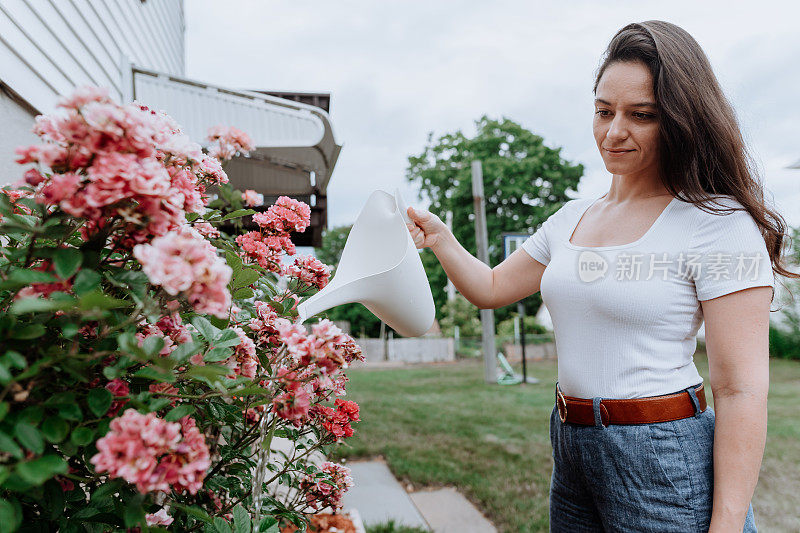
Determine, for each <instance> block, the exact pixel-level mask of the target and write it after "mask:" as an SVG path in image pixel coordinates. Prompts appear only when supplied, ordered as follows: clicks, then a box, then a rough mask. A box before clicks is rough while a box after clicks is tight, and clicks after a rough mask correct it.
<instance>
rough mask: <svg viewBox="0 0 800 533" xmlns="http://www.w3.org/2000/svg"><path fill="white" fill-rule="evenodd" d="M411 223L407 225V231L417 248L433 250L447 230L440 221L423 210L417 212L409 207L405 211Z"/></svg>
mask: <svg viewBox="0 0 800 533" xmlns="http://www.w3.org/2000/svg"><path fill="white" fill-rule="evenodd" d="M406 213H408V216H409V218H411V220H412V222H413V223H407V224H406V226H407V227H408V231H409V232H411V237H412V239H414V245H415V246H416V247H417V248H433V247H434V246H436V245H437V244H438V243H440V242H441V241H442V239H443V238H444V236H445V235H446V234H447V232H448V231H450V230H449V228H448V227H447V225H446V224H445V223H444V222H442V220H441V219H440V218H439V217H438V216H436V215H434V214H433V213H431V212H430V211H427V210H425V209H421V210H419V211H416V210H414V208H413V207H409V208H408V210H407V211H406Z"/></svg>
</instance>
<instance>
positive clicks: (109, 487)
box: [90, 479, 125, 502]
mask: <svg viewBox="0 0 800 533" xmlns="http://www.w3.org/2000/svg"><path fill="white" fill-rule="evenodd" d="M123 485H125V482H124V481H122V480H121V479H109V480H107V481H105V482H104V483H102V484H100V486H98V487H97V489H95V491H94V492H93V493H92V496H91V498H90V500H91V501H92V502H101V501H103V500H106V499H108V498H110V497H111V496H113V495H114V494H116V493H117V492H118V491H119V490H120V489H121V488H122V487H123Z"/></svg>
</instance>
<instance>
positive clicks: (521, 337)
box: [517, 300, 528, 383]
mask: <svg viewBox="0 0 800 533" xmlns="http://www.w3.org/2000/svg"><path fill="white" fill-rule="evenodd" d="M517 310H518V311H519V321H520V325H519V342H520V345H521V346H522V382H523V383H527V382H528V368H527V366H526V364H525V304H524V303H522V300H520V301H519V302H518V303H517Z"/></svg>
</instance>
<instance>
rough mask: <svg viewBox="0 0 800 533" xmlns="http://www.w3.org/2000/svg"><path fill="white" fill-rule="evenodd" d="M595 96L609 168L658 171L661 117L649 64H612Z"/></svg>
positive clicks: (598, 134)
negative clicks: (659, 124) (648, 67)
mask: <svg viewBox="0 0 800 533" xmlns="http://www.w3.org/2000/svg"><path fill="white" fill-rule="evenodd" d="M595 96H596V98H595V102H594V111H595V112H594V121H593V130H594V139H595V142H596V143H597V148H598V149H599V150H600V155H601V156H602V157H603V161H604V162H605V165H606V169H607V170H608V171H609V172H610V173H612V174H615V175H627V174H641V173H651V172H652V173H656V171H657V168H658V135H659V133H658V123H659V116H658V107H657V106H656V100H655V96H654V95H653V78H652V76H651V75H650V71H649V70H648V69H647V67H645V66H644V64H642V63H640V62H624V63H622V62H616V63H612V64H611V65H609V66H608V67H607V68H606V70H605V71H604V72H603V76H602V77H601V78H600V82H599V83H598V84H597V93H596V95H595ZM618 150H624V151H622V152H616V153H615V151H618Z"/></svg>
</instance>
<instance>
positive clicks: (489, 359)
mask: <svg viewBox="0 0 800 533" xmlns="http://www.w3.org/2000/svg"><path fill="white" fill-rule="evenodd" d="M472 203H473V206H474V209H475V240H476V244H477V248H478V259H480V260H481V261H483V262H484V263H486V264H487V265H489V237H488V233H487V231H486V206H485V205H484V203H483V167H482V166H481V162H480V161H473V162H472ZM489 266H491V265H489ZM481 326H482V327H483V370H484V372H483V377H484V379H485V380H486V383H497V355H496V354H495V346H494V310H493V309H481Z"/></svg>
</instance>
